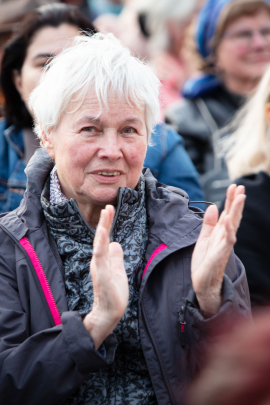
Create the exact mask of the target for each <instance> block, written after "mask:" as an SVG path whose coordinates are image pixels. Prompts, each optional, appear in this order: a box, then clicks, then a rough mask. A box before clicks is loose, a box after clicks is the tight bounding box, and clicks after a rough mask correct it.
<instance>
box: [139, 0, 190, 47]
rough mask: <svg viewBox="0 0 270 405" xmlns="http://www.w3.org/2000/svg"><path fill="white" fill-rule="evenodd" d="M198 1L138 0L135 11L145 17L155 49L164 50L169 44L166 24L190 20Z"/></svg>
mask: <svg viewBox="0 0 270 405" xmlns="http://www.w3.org/2000/svg"><path fill="white" fill-rule="evenodd" d="M197 4H198V0H140V1H138V2H137V6H136V8H137V10H138V12H139V13H141V14H143V15H145V17H146V28H147V30H148V32H149V34H150V40H151V42H152V45H153V47H154V48H156V49H166V48H168V46H169V44H170V38H169V33H168V29H167V23H169V22H170V21H172V20H174V21H177V22H179V23H180V24H179V29H181V22H182V23H184V22H186V21H187V20H189V19H190V17H191V16H192V13H193V12H194V11H195V8H196V6H197Z"/></svg>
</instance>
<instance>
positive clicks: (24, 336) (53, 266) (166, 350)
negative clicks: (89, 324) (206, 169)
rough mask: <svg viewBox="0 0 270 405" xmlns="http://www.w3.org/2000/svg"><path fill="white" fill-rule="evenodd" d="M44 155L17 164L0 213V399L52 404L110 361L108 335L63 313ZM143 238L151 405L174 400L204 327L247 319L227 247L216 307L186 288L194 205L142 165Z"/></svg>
mask: <svg viewBox="0 0 270 405" xmlns="http://www.w3.org/2000/svg"><path fill="white" fill-rule="evenodd" d="M52 167H53V162H52V160H51V158H50V157H49V156H48V154H47V152H46V151H44V150H42V149H40V150H38V151H36V153H35V155H34V156H33V158H32V159H31V160H30V162H29V164H28V166H27V168H26V175H27V189H26V192H25V196H24V199H23V200H22V202H21V205H20V207H19V208H17V209H16V210H15V211H12V212H10V213H8V214H4V215H2V218H1V219H0V240H1V244H0V398H1V403H3V404H5V405H15V404H16V405H17V404H20V403H21V404H24V405H34V404H39V405H45V404H46V405H47V404H50V405H60V404H63V403H65V401H66V400H67V399H68V398H69V396H70V395H71V394H72V393H73V392H74V391H75V390H76V389H77V388H78V386H79V385H80V384H81V383H82V382H83V380H84V379H85V378H86V377H87V375H88V374H89V373H91V372H93V371H96V370H99V369H100V368H102V367H106V366H107V365H108V364H110V363H111V362H113V359H114V353H115V347H116V344H117V342H116V339H115V337H114V335H113V334H112V335H110V336H109V337H108V338H107V339H106V340H105V342H104V346H105V348H106V358H105V357H103V356H102V355H101V354H100V353H99V352H98V351H96V350H95V349H94V343H93V340H92V338H91V336H90V335H89V334H88V332H87V331H86V329H85V328H84V326H83V323H82V319H81V317H80V315H79V314H78V313H77V312H75V311H68V307H67V300H66V295H65V287H64V280H63V270H62V263H61V259H60V256H59V254H58V251H57V247H56V244H55V242H54V240H53V238H52V237H51V236H50V233H49V232H48V228H47V224H46V220H45V218H44V214H43V210H42V207H41V203H40V196H41V192H42V189H43V185H44V182H45V180H46V178H47V176H48V175H49V173H50V171H51V170H52ZM144 176H145V183H146V208H147V215H148V224H149V241H148V247H147V250H146V255H145V259H146V263H147V264H146V267H145V269H144V271H143V275H142V276H141V278H140V294H139V304H138V305H139V308H138V316H139V329H140V336H141V342H142V347H143V352H144V356H145V360H146V363H147V367H148V370H149V373H150V377H151V380H152V384H153V387H154V391H155V394H156V398H157V401H158V404H159V405H169V404H174V405H181V404H183V394H184V390H185V387H186V385H187V383H188V382H189V381H190V379H191V378H192V376H193V375H194V373H195V371H196V370H198V369H200V367H201V363H200V352H201V350H202V342H204V343H203V344H211V339H208V338H206V332H209V331H210V332H211V331H212V332H213V331H214V330H215V329H216V327H217V326H218V325H220V323H222V324H223V325H224V324H226V325H227V327H230V323H231V322H232V315H233V314H234V315H235V314H238V315H240V316H243V317H246V318H248V317H250V303H249V294H248V288H247V282H246V276H245V271H244V268H243V266H242V264H241V262H240V261H239V260H238V259H237V258H236V257H235V256H234V254H232V255H231V256H230V259H229V261H228V264H227V267H226V275H225V276H224V282H223V289H222V291H223V293H222V294H223V302H222V306H221V309H220V311H219V313H218V314H217V315H215V316H214V317H212V318H209V319H205V318H204V317H203V315H202V314H201V312H200V310H199V307H198V303H197V300H196V296H195V294H194V291H193V289H192V283H191V275H190V261H191V255H192V251H193V248H194V244H195V242H196V240H197V238H198V235H199V232H200V228H201V224H202V219H201V216H202V211H200V210H199V209H197V208H194V207H193V208H192V210H191V209H189V206H188V202H189V201H188V197H187V195H186V194H185V192H183V191H182V190H180V189H176V188H173V187H167V186H164V185H162V184H160V183H158V182H157V180H156V179H155V178H154V177H153V176H152V174H151V172H150V171H149V170H148V169H146V170H144Z"/></svg>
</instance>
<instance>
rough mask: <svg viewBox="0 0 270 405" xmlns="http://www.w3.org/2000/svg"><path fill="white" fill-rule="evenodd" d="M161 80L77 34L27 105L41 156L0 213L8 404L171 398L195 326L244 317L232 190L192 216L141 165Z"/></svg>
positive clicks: (181, 379) (1, 368)
mask: <svg viewBox="0 0 270 405" xmlns="http://www.w3.org/2000/svg"><path fill="white" fill-rule="evenodd" d="M159 84H160V83H159V80H158V78H157V77H156V76H155V75H154V73H153V72H152V71H151V69H150V68H149V67H148V66H146V65H145V64H143V63H142V62H141V61H139V60H138V59H136V58H134V57H133V56H131V54H130V51H129V50H128V49H126V48H123V46H122V45H121V44H120V42H119V41H117V40H116V39H115V38H114V37H113V35H112V34H109V35H107V36H104V35H102V34H95V35H93V36H91V37H90V36H89V37H87V36H84V35H81V36H79V37H78V38H76V41H75V42H74V45H73V46H71V47H69V48H67V49H65V51H63V52H62V53H61V54H59V55H58V56H57V57H55V58H54V59H53V60H52V62H51V63H50V65H49V66H48V69H47V70H46V73H45V75H44V76H43V79H42V81H41V82H40V84H39V85H38V86H37V87H36V88H35V89H34V90H33V92H32V94H31V96H30V106H31V108H32V110H33V114H34V116H35V131H36V133H37V135H38V137H39V139H40V140H41V142H42V145H43V148H40V149H38V150H37V151H36V153H35V155H34V156H33V157H32V159H31V160H30V162H29V164H28V166H27V168H26V173H27V180H28V182H27V190H26V192H25V195H24V199H23V201H22V204H21V205H20V207H19V208H17V210H15V211H12V212H10V213H8V214H6V215H4V216H2V218H1V219H0V240H1V244H0V258H1V260H0V307H1V310H0V311H1V317H2V318H1V319H2V320H1V323H0V336H1V339H0V397H1V399H2V400H3V401H4V403H5V404H6V405H11V404H18V403H22V402H24V403H39V405H45V404H48V403H50V404H51V405H54V404H59V403H65V401H68V402H67V403H68V404H77V403H81V404H83V403H85V404H88V405H89V404H101V403H107V402H108V403H114V404H116V405H118V404H119V405H120V404H123V403H124V402H127V403H132V402H134V403H138V402H140V403H142V404H145V405H146V404H147V405H149V404H153V405H154V404H157V403H160V404H162V403H172V404H175V405H176V404H177V405H178V404H181V403H182V393H183V391H184V388H185V385H186V383H187V381H188V380H190V379H191V378H192V375H194V373H195V372H196V371H197V370H198V368H200V352H201V345H202V342H203V341H204V342H205V344H209V343H210V342H209V341H208V340H207V338H206V331H208V330H213V329H215V328H216V326H217V324H219V323H222V324H223V325H225V324H226V325H227V327H228V328H229V327H230V323H231V318H232V313H237V314H238V315H239V316H240V317H244V318H249V317H250V308H249V296H248V290H247V284H246V276H245V271H244V268H243V266H242V265H241V263H240V261H239V260H238V259H237V258H236V257H235V256H234V254H233V253H232V247H233V244H234V243H235V232H236V230H237V228H238V226H239V221H240V218H241V212H242V209H243V205H244V201H245V195H244V189H243V187H242V186H239V187H236V186H235V185H232V186H231V187H230V188H229V189H228V194H227V196H228V199H227V202H226V207H225V210H224V213H223V214H222V215H221V217H220V219H219V220H218V212H217V208H216V207H215V206H211V207H210V208H208V210H207V211H206V213H205V215H204V220H203V221H202V218H201V214H202V211H200V210H199V209H198V208H194V207H192V208H189V206H188V198H186V195H184V194H183V192H182V191H181V190H179V189H171V188H170V187H167V186H165V185H163V184H160V183H158V182H157V180H156V179H155V178H154V177H153V176H152V174H151V173H150V171H149V170H147V169H144V170H142V167H143V162H144V159H145V155H146V150H147V143H148V142H149V141H150V137H151V132H152V128H153V127H154V126H155V124H156V122H157V119H158V115H159V100H158V90H159ZM200 231H201V232H200ZM110 242H111V243H110ZM195 243H196V247H195ZM191 256H192V261H191ZM90 263H91V276H90V273H89V264H90ZM112 332H113V334H112ZM117 343H118V346H117ZM116 346H117V347H116ZM41 373H42V378H40V374H41Z"/></svg>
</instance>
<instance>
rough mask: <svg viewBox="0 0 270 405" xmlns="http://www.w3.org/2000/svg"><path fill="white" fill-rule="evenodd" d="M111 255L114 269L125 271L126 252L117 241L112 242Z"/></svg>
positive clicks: (110, 246)
mask: <svg viewBox="0 0 270 405" xmlns="http://www.w3.org/2000/svg"><path fill="white" fill-rule="evenodd" d="M109 256H110V262H111V266H112V269H113V270H114V271H115V270H117V271H119V270H120V271H124V272H125V267H124V253H123V249H122V247H121V245H120V244H119V243H117V242H112V243H110V245H109Z"/></svg>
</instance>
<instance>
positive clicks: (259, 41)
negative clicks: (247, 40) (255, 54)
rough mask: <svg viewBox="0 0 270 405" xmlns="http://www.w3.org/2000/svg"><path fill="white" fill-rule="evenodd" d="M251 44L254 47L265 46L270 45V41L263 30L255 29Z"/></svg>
mask: <svg viewBox="0 0 270 405" xmlns="http://www.w3.org/2000/svg"><path fill="white" fill-rule="evenodd" d="M251 45H252V47H253V48H265V47H266V46H267V45H269V41H268V40H267V39H266V37H265V36H264V35H263V33H262V32H260V31H254V33H253V36H252V39H251Z"/></svg>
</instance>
